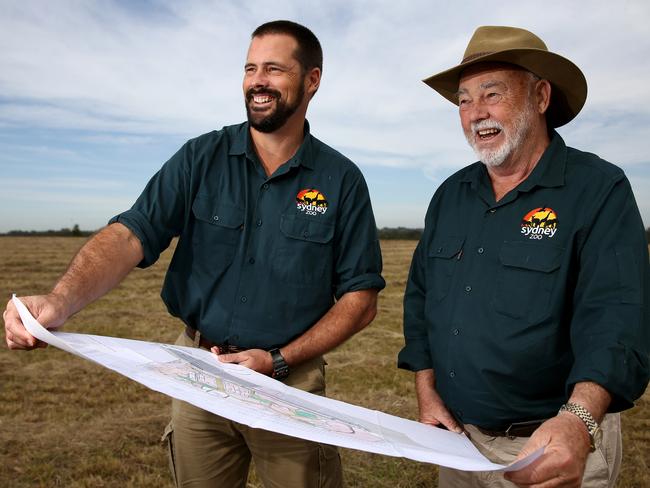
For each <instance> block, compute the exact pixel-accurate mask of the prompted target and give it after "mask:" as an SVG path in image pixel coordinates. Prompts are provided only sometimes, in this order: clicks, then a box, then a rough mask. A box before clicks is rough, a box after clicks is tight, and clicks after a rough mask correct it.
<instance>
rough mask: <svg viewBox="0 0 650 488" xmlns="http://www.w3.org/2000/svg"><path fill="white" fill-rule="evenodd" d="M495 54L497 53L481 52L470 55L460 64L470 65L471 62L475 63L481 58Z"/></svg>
mask: <svg viewBox="0 0 650 488" xmlns="http://www.w3.org/2000/svg"><path fill="white" fill-rule="evenodd" d="M494 53H495V51H481V52H480V53H474V54H470V55H469V56H467V57H466V58H465V59H463V60H462V61H461V62H460V64H465V63H469V62H470V61H473V60H475V59H476V58H480V57H482V56H487V55H488V54H494Z"/></svg>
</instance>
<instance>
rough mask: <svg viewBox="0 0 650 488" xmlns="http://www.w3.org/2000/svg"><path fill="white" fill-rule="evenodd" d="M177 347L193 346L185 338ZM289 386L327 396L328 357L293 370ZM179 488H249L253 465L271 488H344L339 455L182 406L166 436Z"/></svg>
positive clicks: (178, 403)
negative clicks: (252, 464) (326, 362)
mask: <svg viewBox="0 0 650 488" xmlns="http://www.w3.org/2000/svg"><path fill="white" fill-rule="evenodd" d="M176 344H178V345H183V346H192V345H193V342H192V340H191V339H189V338H188V337H187V336H186V335H185V334H184V333H183V334H181V336H180V337H179V338H178V340H177V341H176ZM284 382H285V384H287V385H289V386H293V387H296V388H299V389H301V390H305V391H309V392H311V393H315V394H318V395H324V394H325V367H324V361H323V358H322V357H319V358H316V359H314V360H311V361H308V362H307V363H304V364H301V365H299V366H298V367H296V368H293V369H292V371H291V374H290V375H289V377H288V378H287V379H286V380H285V381H284ZM163 441H164V442H165V443H166V444H167V446H168V450H169V461H170V468H171V471H172V475H173V477H174V480H175V482H176V486H177V487H179V488H181V487H182V488H216V487H220V488H221V487H223V488H244V487H245V486H246V480H247V478H248V470H249V465H250V461H251V459H252V460H253V462H254V464H255V468H256V471H257V474H258V477H259V478H260V479H261V481H262V483H263V484H264V486H265V487H266V488H340V487H342V486H343V474H342V469H341V459H340V457H339V453H338V450H337V449H336V448H335V447H333V446H329V445H326V444H318V443H315V442H309V441H305V440H303V439H298V438H295V437H289V436H285V435H281V434H276V433H274V432H269V431H266V430H262V429H253V428H250V427H248V426H246V425H243V424H240V423H237V422H233V421H231V420H228V419H226V418H223V417H220V416H218V415H214V414H212V413H210V412H208V411H206V410H202V409H200V408H197V407H194V406H193V405H190V404H189V403H186V402H182V401H180V400H173V401H172V419H171V422H170V423H169V425H168V426H167V428H166V429H165V434H164V435H163Z"/></svg>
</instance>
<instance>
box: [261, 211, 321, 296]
mask: <svg viewBox="0 0 650 488" xmlns="http://www.w3.org/2000/svg"><path fill="white" fill-rule="evenodd" d="M333 238H334V224H331V223H329V222H319V221H318V220H316V219H308V218H302V217H296V216H294V215H281V216H280V236H279V242H278V243H277V246H276V248H275V252H274V259H273V260H272V266H273V269H274V273H275V274H276V275H277V276H278V277H279V278H280V279H281V280H282V281H283V282H285V283H289V284H299V285H307V286H315V287H323V286H331V281H332V274H333V248H332V241H333Z"/></svg>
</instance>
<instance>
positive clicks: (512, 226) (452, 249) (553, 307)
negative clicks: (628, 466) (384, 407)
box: [398, 133, 650, 428]
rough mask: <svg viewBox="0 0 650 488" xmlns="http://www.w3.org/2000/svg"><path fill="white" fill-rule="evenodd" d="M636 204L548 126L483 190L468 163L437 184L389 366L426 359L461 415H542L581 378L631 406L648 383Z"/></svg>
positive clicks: (490, 421)
mask: <svg viewBox="0 0 650 488" xmlns="http://www.w3.org/2000/svg"><path fill="white" fill-rule="evenodd" d="M649 268H650V267H649V265H648V248H647V244H646V240H645V233H644V229H643V224H642V222H641V217H640V215H639V211H638V208H637V205H636V202H635V200H634V196H633V195H632V190H631V188H630V185H629V182H628V180H627V179H626V177H625V175H624V174H623V172H622V171H621V170H620V169H619V168H617V167H616V166H614V165H612V164H610V163H607V162H606V161H603V160H601V159H600V158H598V157H597V156H595V155H593V154H589V153H584V152H581V151H577V150H575V149H572V148H569V147H566V146H565V144H564V141H563V140H562V138H561V137H560V136H559V135H558V134H557V133H553V135H552V140H551V143H550V145H549V147H548V148H547V149H546V151H545V152H544V154H543V156H542V158H541V160H540V161H539V163H538V164H537V166H536V167H535V169H534V170H533V172H532V173H531V174H530V176H529V177H528V178H527V179H526V180H525V181H523V182H522V183H521V184H519V186H518V187H517V188H515V189H514V190H512V191H511V192H509V193H508V194H507V195H506V196H504V197H503V198H502V199H501V200H500V201H499V202H496V201H495V198H494V193H493V191H492V187H491V184H490V179H489V176H488V174H487V171H486V169H485V166H484V165H483V164H481V163H475V164H473V165H471V166H468V167H467V168H465V169H463V170H461V171H459V172H458V173H456V174H455V175H453V176H451V177H450V178H449V179H448V180H447V181H446V182H445V183H443V184H442V185H441V187H440V188H439V189H438V190H437V191H436V193H435V195H434V196H433V199H432V201H431V204H430V206H429V209H428V212H427V215H426V218H425V230H424V233H423V236H422V239H421V241H420V243H419V245H418V247H417V249H416V251H415V254H414V256H413V262H412V265H411V270H410V275H409V279H408V283H407V288H406V294H405V298H404V335H405V340H406V345H405V347H404V349H403V350H402V351H401V352H400V354H399V360H398V363H399V367H401V368H405V369H409V370H413V371H419V370H423V369H429V368H433V369H434V372H435V375H436V388H437V390H438V392H439V393H440V395H441V397H442V399H443V400H444V402H445V403H446V404H447V406H448V407H449V408H450V409H451V411H452V412H453V413H454V414H455V415H456V416H457V417H458V418H459V419H460V420H461V421H462V422H465V423H470V424H476V425H479V426H483V427H493V428H499V427H503V426H506V425H508V424H510V423H511V422H519V421H525V420H533V419H544V418H549V417H551V416H554V415H555V414H556V413H557V411H558V409H559V408H560V406H561V405H562V404H563V403H565V401H566V400H567V399H568V396H569V394H570V391H571V388H572V386H573V385H574V384H575V383H577V382H581V381H594V382H596V383H598V384H600V385H602V386H603V387H604V388H606V389H607V390H608V391H609V392H610V393H611V394H612V395H613V403H612V405H611V407H610V410H611V411H617V410H621V409H624V408H628V407H630V406H632V402H633V401H634V400H635V399H636V398H638V397H639V396H641V395H642V394H643V392H644V390H645V387H646V385H647V384H648V374H649V372H648V350H649V343H650V318H649V303H650V299H649V298H650V297H649V293H650V269H649Z"/></svg>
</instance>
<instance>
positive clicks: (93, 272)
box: [3, 224, 143, 349]
mask: <svg viewBox="0 0 650 488" xmlns="http://www.w3.org/2000/svg"><path fill="white" fill-rule="evenodd" d="M142 258H143V251H142V245H141V243H140V241H139V240H138V238H137V237H135V235H134V234H133V233H132V232H131V231H130V230H129V229H127V228H126V227H125V226H124V225H122V224H112V225H109V226H108V227H105V228H104V229H102V230H101V231H100V232H99V233H97V234H96V235H95V236H93V237H92V238H91V239H90V240H89V241H88V242H87V243H86V244H85V245H84V246H83V247H82V248H81V249H80V250H79V252H78V253H77V254H76V256H75V257H74V258H73V259H72V261H71V262H70V265H69V266H68V269H67V271H66V272H65V273H64V274H63V276H62V277H61V278H60V279H59V281H58V282H57V283H56V284H55V285H54V288H53V289H52V291H51V292H50V293H49V294H47V295H39V296H31V297H23V298H21V300H23V302H24V303H25V305H26V306H27V307H28V308H29V309H30V311H31V312H32V314H33V315H34V316H35V318H36V319H37V320H38V321H39V322H40V323H41V324H42V325H44V326H46V327H51V328H52V327H60V326H61V325H63V323H64V322H65V321H66V320H67V319H68V317H70V316H71V315H73V314H74V313H76V312H78V311H79V310H81V309H82V308H83V307H85V306H86V305H88V304H89V303H90V302H92V301H94V300H96V299H97V298H99V297H101V296H102V295H104V294H105V293H107V292H108V291H109V290H111V289H112V288H114V287H115V286H116V285H117V284H119V283H120V282H121V281H122V280H123V279H124V277H125V276H126V275H127V274H128V273H129V271H131V270H132V269H133V267H134V266H135V265H136V264H138V263H139V262H140V261H141V260H142ZM3 317H4V322H5V333H6V341H7V346H8V347H9V349H34V348H36V347H44V346H45V344H43V343H41V342H40V341H38V340H37V339H36V338H34V337H32V335H31V334H29V333H28V332H27V331H26V330H25V328H24V327H23V324H22V322H21V321H20V316H19V315H18V311H17V310H16V309H15V307H14V306H13V303H12V302H11V301H9V303H7V308H6V310H5V312H4V314H3Z"/></svg>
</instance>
